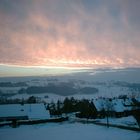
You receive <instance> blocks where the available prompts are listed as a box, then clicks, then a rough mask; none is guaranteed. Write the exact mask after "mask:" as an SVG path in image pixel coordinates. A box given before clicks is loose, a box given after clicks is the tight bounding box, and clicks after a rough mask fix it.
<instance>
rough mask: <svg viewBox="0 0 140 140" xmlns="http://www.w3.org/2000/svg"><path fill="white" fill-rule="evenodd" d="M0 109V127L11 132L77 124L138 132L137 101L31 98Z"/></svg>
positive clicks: (124, 98) (139, 113)
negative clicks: (69, 123) (51, 125)
mask: <svg viewBox="0 0 140 140" xmlns="http://www.w3.org/2000/svg"><path fill="white" fill-rule="evenodd" d="M16 101H17V100H14V102H11V103H12V104H11V103H10V102H8V104H6V103H4V104H1V105H0V112H1V113H0V126H1V127H3V126H10V127H13V128H16V127H20V125H33V124H41V123H43V124H44V123H46V125H47V123H50V122H53V123H60V122H63V121H68V122H73V123H74V122H81V123H93V124H96V125H103V126H107V127H119V128H123V129H129V130H134V131H140V117H139V116H140V98H138V97H137V98H134V97H131V98H130V97H127V96H120V97H116V98H115V97H114V98H105V97H99V98H95V99H81V100H79V99H75V98H74V97H71V98H68V97H66V98H65V99H64V100H63V101H60V100H58V101H57V102H55V103H54V102H50V103H47V102H44V101H40V100H38V98H36V97H34V96H31V97H30V98H29V99H28V100H18V102H17V103H16Z"/></svg>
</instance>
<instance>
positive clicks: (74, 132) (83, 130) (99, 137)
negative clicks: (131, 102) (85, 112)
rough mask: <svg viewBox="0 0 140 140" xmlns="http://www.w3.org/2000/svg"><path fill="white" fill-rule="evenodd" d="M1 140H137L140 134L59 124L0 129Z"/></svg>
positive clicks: (90, 125) (99, 127) (116, 129)
mask: <svg viewBox="0 0 140 140" xmlns="http://www.w3.org/2000/svg"><path fill="white" fill-rule="evenodd" d="M0 139H1V140H139V139H140V133H139V132H133V131H129V130H123V129H118V128H111V127H110V128H107V127H105V126H98V125H94V124H81V123H71V124H69V123H61V124H54V123H49V124H42V125H31V126H20V127H18V128H10V127H4V128H0Z"/></svg>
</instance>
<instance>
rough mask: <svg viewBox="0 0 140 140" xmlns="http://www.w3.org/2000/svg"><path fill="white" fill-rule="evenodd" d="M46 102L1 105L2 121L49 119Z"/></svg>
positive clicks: (0, 114)
mask: <svg viewBox="0 0 140 140" xmlns="http://www.w3.org/2000/svg"><path fill="white" fill-rule="evenodd" d="M49 118H50V114H49V111H48V110H46V108H45V106H44V104H6V105H0V121H13V120H16V121H17V120H37V119H49Z"/></svg>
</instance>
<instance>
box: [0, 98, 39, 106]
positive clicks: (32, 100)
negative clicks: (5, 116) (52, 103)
mask: <svg viewBox="0 0 140 140" xmlns="http://www.w3.org/2000/svg"><path fill="white" fill-rule="evenodd" d="M37 102H38V100H37V98H36V97H35V96H30V97H29V98H27V99H8V98H5V97H1V98H0V104H28V103H37Z"/></svg>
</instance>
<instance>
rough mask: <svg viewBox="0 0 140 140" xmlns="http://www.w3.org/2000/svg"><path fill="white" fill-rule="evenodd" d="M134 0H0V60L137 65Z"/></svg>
mask: <svg viewBox="0 0 140 140" xmlns="http://www.w3.org/2000/svg"><path fill="white" fill-rule="evenodd" d="M139 7H140V1H139V0H133V1H132V0H123V1H122V0H76V1H75V0H39V1H38V0H30V1H28V0H12V1H11V0H1V1H0V19H2V20H0V63H1V64H13V65H22V66H56V67H57V66H68V67H139V66H140V55H139V53H140V39H139V37H140V14H139V13H140V8H139Z"/></svg>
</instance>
